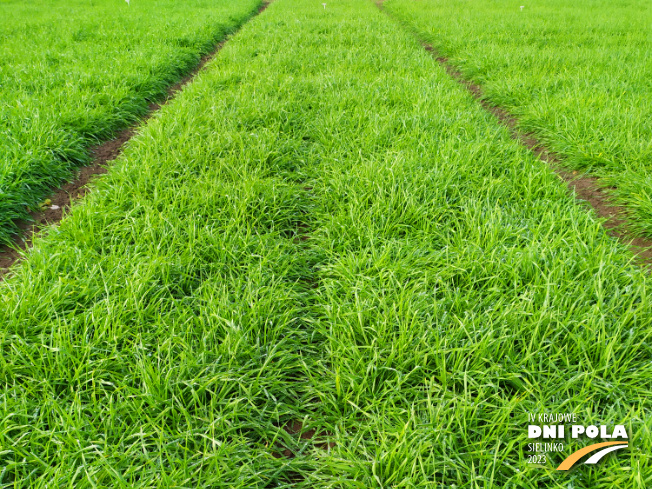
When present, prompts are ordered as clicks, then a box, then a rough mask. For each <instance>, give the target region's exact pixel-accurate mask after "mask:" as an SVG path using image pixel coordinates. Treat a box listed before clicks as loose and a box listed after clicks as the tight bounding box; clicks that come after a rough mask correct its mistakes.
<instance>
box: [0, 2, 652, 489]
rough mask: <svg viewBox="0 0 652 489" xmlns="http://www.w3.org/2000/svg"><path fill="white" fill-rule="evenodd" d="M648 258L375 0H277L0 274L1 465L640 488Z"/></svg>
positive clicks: (134, 481)
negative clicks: (579, 199)
mask: <svg viewBox="0 0 652 489" xmlns="http://www.w3.org/2000/svg"><path fill="white" fill-rule="evenodd" d="M649 285H650V284H649V277H648V276H647V275H646V274H645V273H643V272H642V271H641V270H640V269H639V268H637V267H635V266H634V265H632V264H631V256H630V255H629V253H628V252H627V251H626V249H625V248H624V247H623V246H622V245H621V244H619V243H618V242H617V241H615V240H613V239H611V238H609V237H608V236H607V235H606V233H605V231H604V229H603V228H602V226H601V225H600V223H599V222H597V221H596V220H595V219H594V218H593V217H592V214H591V213H589V212H587V211H586V209H584V208H582V207H581V206H578V205H577V204H576V202H575V201H574V200H573V199H572V197H570V196H569V195H568V194H567V192H566V189H565V187H564V186H563V184H562V183H561V182H560V181H559V179H558V178H557V177H556V176H555V175H554V174H553V173H552V172H551V171H550V170H549V169H548V168H547V167H546V165H545V164H543V163H542V162H540V161H538V160H537V159H536V158H535V157H534V156H533V155H532V153H531V152H529V151H528V150H526V149H525V148H523V147H522V146H521V145H519V143H517V142H516V141H514V140H512V139H511V138H510V135H509V132H508V131H507V130H506V129H505V128H503V127H501V126H500V125H498V123H497V122H496V121H495V120H494V119H493V118H492V117H491V116H490V115H488V114H487V113H485V112H484V111H483V110H482V109H481V108H480V107H479V105H478V104H477V102H476V101H474V100H473V99H472V97H471V96H470V95H469V94H468V93H467V92H466V90H465V89H463V88H462V87H460V86H459V85H458V84H457V83H456V82H454V81H453V80H451V79H450V77H449V76H448V75H447V74H446V72H445V71H443V69H442V68H441V67H440V66H439V65H438V64H437V63H436V62H435V61H434V60H433V59H432V58H431V56H430V55H429V54H428V53H426V52H425V51H424V50H423V49H422V48H421V46H420V44H419V43H418V42H417V41H416V40H415V38H414V36H413V35H412V34H410V33H408V32H405V31H404V30H402V29H401V28H400V27H399V26H398V25H397V24H396V22H394V21H392V20H391V19H389V18H388V17H387V16H386V15H384V14H383V13H381V12H379V11H378V10H377V8H376V7H375V5H374V4H373V3H372V2H366V1H360V0H341V1H338V2H333V3H330V2H328V3H327V4H326V5H325V6H323V5H322V4H321V3H315V2H313V1H312V0H276V1H275V2H274V3H272V4H271V6H270V7H269V8H268V9H267V10H266V11H265V12H264V13H263V14H262V15H260V16H258V17H256V18H255V19H254V20H252V22H250V23H248V24H247V25H246V26H244V28H243V29H242V30H241V31H240V32H239V33H238V35H237V36H234V37H233V38H232V39H231V40H230V41H229V42H228V43H227V44H226V46H225V47H224V49H223V50H222V51H221V52H220V55H219V56H218V57H217V58H216V59H215V60H214V61H213V62H212V63H210V64H209V65H207V69H206V70H205V71H203V72H201V73H200V74H199V76H198V77H197V78H196V79H195V81H194V82H193V83H192V84H190V85H188V86H187V87H186V89H185V90H184V91H183V92H182V93H181V94H180V95H179V96H178V97H177V98H175V100H174V101H172V102H171V103H170V104H168V105H166V106H165V107H163V108H162V110H161V112H160V113H159V116H157V117H155V118H152V119H150V120H149V121H148V123H147V125H146V126H145V127H144V128H143V130H142V131H141V132H140V133H139V135H138V136H136V137H135V138H134V139H133V140H132V141H131V144H130V145H129V147H128V148H127V149H126V151H125V153H123V155H122V157H121V158H120V159H119V160H117V162H116V164H115V166H114V167H113V168H112V169H111V171H110V172H109V174H108V175H106V176H105V177H103V178H102V179H101V181H100V182H99V183H98V186H97V189H96V190H95V191H94V192H93V193H91V194H90V195H89V197H88V198H86V199H85V200H84V202H83V203H82V204H80V205H77V206H75V207H74V208H73V212H72V213H71V215H70V216H69V217H68V218H66V219H65V220H63V221H62V222H61V225H60V226H59V227H58V228H57V229H55V230H52V231H50V232H49V234H48V235H47V236H44V237H42V238H41V239H37V240H36V243H35V246H34V248H33V249H32V250H31V251H30V253H29V256H28V257H27V259H26V260H25V261H23V262H22V263H21V264H20V265H19V266H17V267H16V268H15V269H14V276H12V277H9V278H7V279H6V280H5V281H4V282H3V283H0V325H1V326H0V349H1V350H2V356H0V447H1V449H0V467H2V469H0V487H76V488H86V487H89V488H90V487H107V488H108V487H111V488H113V487H143V488H144V487H165V488H172V487H179V488H181V487H229V488H234V487H290V486H291V487H307V488H308V487H310V488H328V487H332V488H341V487H350V488H371V487H376V488H381V487H382V488H388V487H393V488H398V487H404V488H411V487H433V488H434V487H458V488H480V487H482V488H493V487H495V488H498V487H500V488H539V487H551V488H559V489H562V488H564V489H566V488H568V487H575V488H586V489H588V488H591V489H595V488H598V489H607V488H609V489H611V488H613V487H634V488H645V487H649V486H650V485H652V463H651V460H650V456H651V455H650V454H651V453H652V441H651V439H650V437H649V433H650V429H652V420H651V419H650V417H649V412H650V408H651V407H652V406H651V400H652V363H651V362H650V356H651V353H652V351H651V346H650V334H651V332H652V304H651V303H650V299H649V297H650V295H649V289H648V287H649ZM544 411H545V412H575V413H577V414H578V416H580V417H581V418H582V419H583V420H586V421H592V422H596V423H599V422H600V421H607V422H613V423H616V422H617V423H619V424H624V425H626V426H627V429H628V431H629V433H631V438H630V443H631V448H630V450H628V451H627V452H624V453H622V454H620V455H618V457H614V458H610V459H609V460H605V461H604V462H603V463H601V464H600V465H599V466H596V467H594V468H591V469H590V470H578V471H575V472H572V473H561V472H556V471H555V470H554V468H555V467H556V465H557V464H558V463H559V462H561V460H562V459H563V458H564V457H565V456H566V455H568V454H569V451H572V450H570V449H568V450H566V451H565V452H564V453H560V454H558V459H555V458H554V456H553V457H551V460H549V461H548V462H547V463H546V464H545V465H543V466H532V465H529V464H528V463H527V453H526V452H525V450H524V448H523V444H525V443H526V442H527V438H526V425H527V416H526V415H527V412H544ZM289 427H291V428H289Z"/></svg>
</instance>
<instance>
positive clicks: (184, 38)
mask: <svg viewBox="0 0 652 489" xmlns="http://www.w3.org/2000/svg"><path fill="white" fill-rule="evenodd" d="M259 4H260V2H259V1H257V0H245V1H241V2H234V1H231V0H217V1H213V0H192V1H184V2H182V3H179V2H175V1H173V0H162V1H154V0H135V1H133V2H130V4H127V3H126V2H124V1H118V0H93V1H88V0H65V1H64V0H53V1H52V0H47V1H46V0H37V1H31V2H21V1H15V0H11V1H8V2H7V1H5V2H1V3H0V42H1V43H2V48H1V51H0V90H1V91H2V97H1V100H0V244H2V243H3V242H9V240H10V237H11V235H12V233H14V232H15V231H16V230H17V219H25V218H28V213H29V209H30V208H31V209H36V208H38V206H39V204H41V203H42V202H43V200H44V198H45V197H46V196H47V194H48V193H49V192H50V191H51V189H52V188H53V187H56V186H57V185H59V184H61V183H63V182H65V181H67V180H69V179H70V178H71V176H72V175H73V174H74V170H75V169H76V168H77V167H79V166H80V165H82V164H84V163H88V162H89V160H90V155H89V151H88V148H89V146H90V145H91V144H93V143H95V142H98V141H102V140H106V139H108V138H110V137H111V136H112V135H114V134H115V133H116V132H117V131H119V130H121V129H123V128H125V127H126V126H127V125H128V124H130V123H133V122H134V121H136V120H137V119H138V118H139V117H140V116H142V115H144V114H145V113H147V111H148V106H149V104H150V103H152V102H155V101H160V100H161V98H162V97H163V96H164V95H165V94H166V89H167V87H168V86H170V85H171V84H173V83H174V82H176V81H177V80H179V79H180V78H181V77H182V76H183V75H184V74H186V73H187V72H188V71H189V70H190V69H191V68H193V67H194V66H196V65H197V63H198V61H199V58H200V56H201V55H202V54H205V53H207V52H209V51H210V50H211V49H212V48H213V47H214V46H215V45H216V44H217V43H218V42H219V41H221V40H222V39H224V37H225V36H226V35H227V34H229V33H231V32H233V31H234V30H235V29H236V28H237V27H238V26H239V25H240V24H242V22H244V21H245V20H246V19H247V18H249V17H250V16H251V15H252V14H253V12H254V11H255V10H256V8H257V7H258V5H259Z"/></svg>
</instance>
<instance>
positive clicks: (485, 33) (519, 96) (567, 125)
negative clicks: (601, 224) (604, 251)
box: [384, 0, 652, 236]
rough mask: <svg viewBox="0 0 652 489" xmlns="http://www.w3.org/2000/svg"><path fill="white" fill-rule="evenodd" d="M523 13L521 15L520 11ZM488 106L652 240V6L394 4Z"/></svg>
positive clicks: (401, 0)
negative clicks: (585, 173) (609, 199)
mask: <svg viewBox="0 0 652 489" xmlns="http://www.w3.org/2000/svg"><path fill="white" fill-rule="evenodd" d="M521 5H522V7H521ZM384 7H385V9H386V10H387V11H388V12H390V13H391V14H392V16H394V17H395V18H397V19H399V20H401V21H402V22H403V23H404V25H405V26H407V28H408V29H410V30H414V31H415V32H416V33H417V34H418V35H419V37H421V38H422V39H423V40H426V41H427V42H429V43H431V44H432V45H433V46H435V47H436V49H437V50H438V51H439V52H440V53H441V54H442V55H445V56H446V57H448V58H449V59H450V61H451V62H452V63H453V64H454V65H455V66H457V67H458V68H459V69H460V70H461V71H462V72H463V73H464V75H465V76H467V77H468V79H470V80H473V81H474V82H476V83H478V84H480V85H481V86H482V87H483V89H484V94H485V96H486V97H487V98H488V99H489V100H490V101H492V102H493V103H496V104H497V105H499V106H501V107H503V108H506V109H507V110H508V111H509V112H510V113H511V114H513V115H515V116H516V117H517V118H518V119H519V121H520V127H521V128H522V129H523V130H525V131H531V132H533V133H534V134H536V135H537V137H538V138H539V139H540V140H541V141H543V142H544V143H545V144H546V146H547V147H548V148H550V149H552V150H554V151H555V152H556V153H558V154H560V155H562V156H563V157H564V158H565V163H566V164H567V165H568V166H570V167H571V168H573V169H576V170H589V171H590V172H591V173H592V174H594V175H596V176H599V177H600V178H601V179H602V183H603V184H604V186H605V187H612V186H613V187H616V190H615V192H614V196H615V198H616V200H617V201H619V202H620V203H622V204H624V205H625V207H626V208H627V209H628V211H629V212H630V223H631V224H632V227H633V228H634V229H635V230H637V231H638V232H640V233H642V234H644V235H647V236H652V77H651V76H650V73H652V4H650V2H648V1H646V0H634V1H629V0H617V1H604V0H578V1H574V2H566V1H562V0H541V1H536V2H532V3H528V2H511V1H506V0H499V1H492V2H486V1H483V0H456V1H442V0H423V1H414V0H388V1H387V2H385V3H384Z"/></svg>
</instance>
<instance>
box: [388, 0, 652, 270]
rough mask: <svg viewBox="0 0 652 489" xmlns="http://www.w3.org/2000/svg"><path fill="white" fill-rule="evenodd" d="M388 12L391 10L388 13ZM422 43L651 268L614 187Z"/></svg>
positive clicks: (649, 251)
mask: <svg viewBox="0 0 652 489" xmlns="http://www.w3.org/2000/svg"><path fill="white" fill-rule="evenodd" d="M383 2H384V0H378V1H376V6H377V7H378V8H379V9H380V10H381V11H383V12H385V13H386V10H385V9H384V8H383ZM387 15H389V16H391V14H387ZM421 45H422V46H423V47H424V49H425V50H426V51H428V52H429V53H430V54H431V55H432V57H433V58H434V59H435V60H436V61H437V62H438V63H439V64H440V65H441V66H442V67H443V68H444V69H445V70H446V72H447V73H448V75H449V76H450V77H451V78H453V79H454V80H455V81H457V82H458V83H459V84H460V85H462V86H464V87H465V88H466V89H467V90H468V91H469V92H470V93H471V95H473V97H474V98H475V99H476V100H478V102H479V103H480V105H482V107H483V108H484V109H485V110H486V111H487V112H490V113H491V114H493V115H494V116H495V117H496V118H497V119H498V120H499V121H500V123H501V124H502V125H504V126H506V127H507V128H509V130H510V132H511V135H512V137H513V138H514V139H516V140H517V141H519V142H520V143H521V144H522V145H524V146H526V147H527V148H529V149H530V150H531V151H532V152H533V153H534V154H536V155H537V157H538V158H539V159H540V160H542V161H544V162H545V163H547V164H548V166H550V168H551V169H552V170H553V171H554V172H555V173H556V174H557V176H559V178H561V179H562V180H563V181H564V182H565V183H566V185H567V186H568V188H569V190H570V191H571V193H573V194H574V195H575V197H576V198H577V199H578V200H581V201H584V202H586V203H587V204H588V205H589V206H591V208H593V210H594V211H595V213H596V214H597V215H598V217H600V218H601V219H604V222H603V225H604V227H605V229H606V230H607V232H608V233H609V234H610V235H611V236H613V237H615V238H617V239H618V240H620V241H622V242H623V243H625V244H626V245H627V246H628V247H629V249H630V250H631V252H632V253H633V254H634V256H635V261H636V263H638V264H639V265H641V266H642V267H644V268H646V269H648V270H650V269H652V239H649V238H645V237H641V236H637V235H636V234H635V233H634V232H633V231H632V230H631V228H629V226H628V224H627V210H626V209H625V208H624V207H622V206H620V205H618V204H615V203H614V202H613V199H612V196H611V192H612V191H613V190H615V188H614V187H608V188H605V187H604V186H603V185H601V184H600V179H599V178H597V177H594V176H591V175H589V174H586V173H582V172H578V171H571V170H568V169H566V168H564V167H563V165H562V162H563V157H562V156H561V155H559V154H557V153H555V152H553V151H551V150H550V149H548V148H546V146H545V145H544V144H543V143H542V142H541V141H540V140H539V139H538V138H537V137H536V136H535V135H534V134H532V133H524V132H523V131H521V130H519V129H518V119H517V118H516V117H514V116H513V115H511V114H510V113H509V112H507V111H506V110H505V109H503V108H502V107H499V106H497V105H495V104H492V103H491V102H489V101H488V100H487V99H486V98H485V97H484V93H483V90H482V87H481V86H480V85H478V84H476V83H473V82H471V81H470V80H468V79H466V78H465V77H464V75H463V74H462V73H461V72H460V71H459V70H458V69H457V68H456V67H455V66H454V65H453V64H452V63H451V62H450V60H449V59H448V58H447V57H445V56H442V55H441V54H439V53H438V52H437V50H436V49H435V48H434V47H433V46H432V45H431V44H429V43H427V42H423V41H421Z"/></svg>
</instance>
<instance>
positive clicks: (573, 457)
mask: <svg viewBox="0 0 652 489" xmlns="http://www.w3.org/2000/svg"><path fill="white" fill-rule="evenodd" d="M612 445H627V442H626V441H625V442H623V441H606V442H604V443H594V444H593V445H589V446H588V447H584V448H581V449H579V450H578V451H576V452H573V453H571V454H570V455H569V456H568V457H567V458H566V460H564V461H563V462H562V463H560V464H559V467H557V470H568V469H570V468H571V467H572V466H573V465H575V462H577V461H578V460H579V459H581V458H582V457H583V456H584V455H586V454H587V453H590V452H593V451H595V450H597V449H598V448H602V447H610V446H612Z"/></svg>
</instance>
